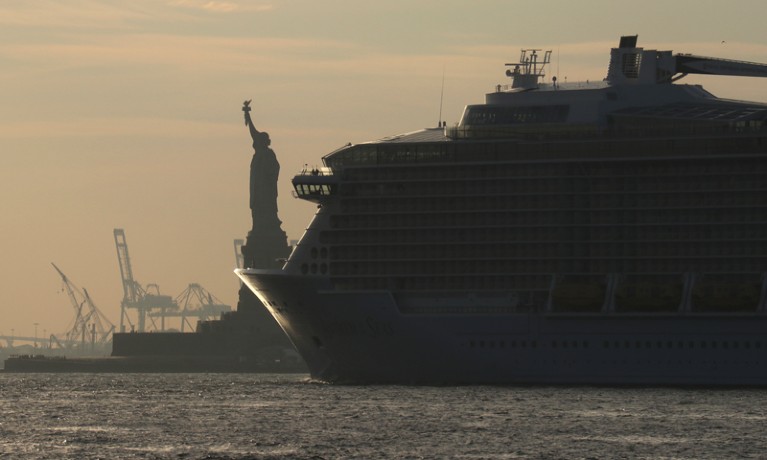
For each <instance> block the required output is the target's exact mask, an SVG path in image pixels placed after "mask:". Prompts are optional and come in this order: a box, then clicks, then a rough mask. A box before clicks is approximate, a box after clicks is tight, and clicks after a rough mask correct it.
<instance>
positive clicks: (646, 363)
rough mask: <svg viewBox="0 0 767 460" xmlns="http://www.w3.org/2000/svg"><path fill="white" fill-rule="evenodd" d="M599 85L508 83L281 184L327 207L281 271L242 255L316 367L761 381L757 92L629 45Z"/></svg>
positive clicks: (736, 67)
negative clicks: (732, 89)
mask: <svg viewBox="0 0 767 460" xmlns="http://www.w3.org/2000/svg"><path fill="white" fill-rule="evenodd" d="M636 40H637V37H636V36H630V37H622V39H621V43H620V45H619V47H618V48H614V49H613V50H612V53H611V59H610V65H609V69H608V75H607V77H606V78H605V80H603V81H599V82H586V83H569V84H562V83H560V82H557V80H556V79H555V78H552V79H551V80H550V83H544V80H545V70H546V65H547V64H548V63H549V60H550V56H551V52H548V51H547V52H543V53H541V50H523V51H522V54H521V57H520V59H519V61H518V62H516V63H512V64H508V67H509V69H508V71H507V75H508V76H510V77H511V78H513V83H512V84H511V85H509V86H502V85H499V86H498V87H496V90H495V91H494V92H492V93H490V94H488V95H487V96H486V101H485V103H484V104H478V105H470V106H467V107H466V109H465V111H464V114H463V117H462V119H461V121H460V122H459V123H458V124H457V125H456V126H452V127H446V126H444V127H443V126H440V127H439V128H436V129H425V130H421V131H417V132H413V133H407V134H403V135H399V136H393V137H389V138H385V139H381V140H379V141H375V142H368V143H362V144H357V145H348V146H346V147H343V148H341V149H339V150H337V151H335V152H332V153H330V154H328V155H327V156H325V157H324V158H323V160H324V164H325V167H324V168H320V169H313V170H307V171H303V172H302V173H301V174H299V175H297V176H296V177H295V178H294V179H293V184H294V187H295V193H296V196H298V197H299V198H302V199H306V200H310V201H314V202H316V203H318V205H319V209H318V211H317V213H316V215H315V216H314V219H313V220H312V222H311V224H310V225H309V227H308V228H307V231H306V233H305V234H304V236H303V238H302V239H301V241H300V242H299V244H298V245H297V247H296V248H295V250H294V251H293V254H292V255H291V256H290V258H289V259H288V261H287V263H286V265H285V266H284V267H283V269H282V270H240V271H238V274H239V276H240V277H241V278H242V279H243V280H244V281H245V283H247V285H248V286H249V287H250V288H251V289H252V290H253V291H254V292H255V293H256V295H258V296H259V298H260V299H261V300H262V301H263V302H264V304H265V305H266V306H267V308H269V310H270V311H271V313H272V314H273V315H274V317H275V318H276V319H277V321H278V322H279V323H280V325H281V326H282V327H283V329H284V330H285V331H286V333H287V334H288V336H289V337H290V338H291V340H292V341H293V343H294V345H295V346H296V347H297V349H298V351H299V352H300V353H301V354H302V356H303V357H304V358H305V360H306V361H307V363H308V365H309V367H310V370H311V372H312V375H313V376H314V377H317V378H319V379H324V380H329V381H373V382H426V383H446V382H447V383H476V382H481V383H512V382H528V383H529V382H550V383H655V384H666V383H669V384H676V383H684V384H767V105H766V104H763V103H752V102H743V101H732V100H726V99H719V98H717V97H715V96H713V95H712V94H710V93H709V92H707V91H705V90H704V89H703V88H702V87H700V86H698V85H681V84H676V83H674V82H675V81H676V80H678V79H679V78H681V77H683V76H684V75H686V74H689V73H710V74H720V75H733V76H735V75H740V76H767V65H762V64H755V63H748V62H740V61H732V60H726V59H717V58H707V57H700V56H693V55H684V54H683V55H675V54H672V53H671V52H668V51H655V50H644V49H642V48H637V46H636Z"/></svg>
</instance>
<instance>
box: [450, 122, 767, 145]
mask: <svg viewBox="0 0 767 460" xmlns="http://www.w3.org/2000/svg"><path fill="white" fill-rule="evenodd" d="M760 134H761V135H767V124H765V123H764V122H754V123H753V124H752V125H740V124H738V123H734V124H732V125H730V124H728V125H719V124H712V123H706V122H702V123H690V122H687V121H680V122H679V123H678V124H675V123H669V124H663V125H662V126H656V127H653V126H640V127H629V126H611V127H604V126H599V125H594V124H583V125H572V124H555V123H550V124H538V125H525V124H518V125H471V126H451V127H446V128H445V136H446V137H448V138H450V139H518V140H522V141H545V140H571V139H593V140H600V139H632V138H648V137H657V138H665V137H688V136H689V137H698V136H706V137H714V136H744V137H747V136H754V135H760Z"/></svg>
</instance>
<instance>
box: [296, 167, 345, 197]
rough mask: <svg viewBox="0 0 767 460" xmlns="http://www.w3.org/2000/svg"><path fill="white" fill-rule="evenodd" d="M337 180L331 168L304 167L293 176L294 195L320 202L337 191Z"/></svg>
mask: <svg viewBox="0 0 767 460" xmlns="http://www.w3.org/2000/svg"><path fill="white" fill-rule="evenodd" d="M336 182H337V178H336V177H335V176H334V175H333V171H332V170H331V169H330V168H311V169H310V168H308V167H304V169H303V170H302V171H301V172H299V173H298V174H296V176H294V177H293V188H294V191H293V196H294V197H296V198H301V199H304V200H309V201H314V202H317V203H319V202H321V201H322V200H323V199H324V198H326V197H328V196H330V195H332V194H333V193H334V192H335V189H336Z"/></svg>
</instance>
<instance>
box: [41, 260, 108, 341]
mask: <svg viewBox="0 0 767 460" xmlns="http://www.w3.org/2000/svg"><path fill="white" fill-rule="evenodd" d="M51 265H53V268H54V269H56V271H57V272H58V274H59V275H60V276H61V279H62V281H63V283H64V290H65V291H66V292H67V296H68V297H69V302H70V303H71V304H72V307H73V308H74V310H75V318H74V322H73V324H72V327H71V328H70V329H69V331H67V332H66V333H65V334H64V335H65V337H63V338H61V340H60V339H59V338H58V337H56V336H54V335H51V339H52V341H54V340H55V341H56V343H58V344H59V345H60V346H62V345H63V347H64V348H69V349H71V348H75V347H76V346H77V344H79V346H80V349H81V350H85V348H86V344H87V343H88V342H90V345H91V347H92V348H95V347H96V345H105V344H106V343H108V342H109V340H110V338H111V335H112V333H113V332H114V330H115V326H114V325H113V324H112V323H111V322H110V321H109V320H108V319H107V317H106V316H104V314H103V313H102V312H101V311H100V310H99V309H98V307H96V305H95V304H94V303H93V300H92V299H91V296H90V294H88V291H87V290H86V289H85V288H83V289H80V288H78V287H77V286H75V285H74V284H73V283H72V282H71V281H70V280H69V278H67V275H65V274H64V272H62V271H61V269H59V267H57V266H56V264H54V263H51Z"/></svg>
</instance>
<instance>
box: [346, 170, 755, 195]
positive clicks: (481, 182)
mask: <svg viewBox="0 0 767 460" xmlns="http://www.w3.org/2000/svg"><path fill="white" fill-rule="evenodd" d="M668 180H669V181H670V182H660V181H658V182H656V181H647V180H643V181H639V180H620V181H619V180H615V179H612V180H609V181H608V180H604V181H599V179H595V178H590V177H583V178H580V179H570V180H560V179H553V180H552V179H548V178H546V179H529V180H518V179H495V180H488V179H484V178H467V179H465V180H444V181H428V180H424V181H407V182H405V181H392V182H377V181H369V182H348V183H345V184H344V186H343V188H342V189H341V195H342V196H395V197H396V196H424V195H498V194H524V193H536V194H539V193H569V194H579V195H586V196H588V195H598V194H600V193H626V194H648V193H663V194H667V193H679V192H695V193H707V192H709V193H710V192H758V191H764V190H765V182H766V181H767V174H759V175H753V176H747V177H745V178H743V177H739V178H732V177H728V176H722V177H705V178H679V179H674V178H669V179H668Z"/></svg>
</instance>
